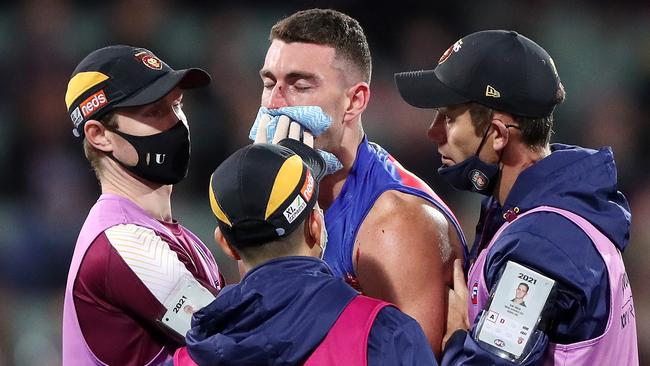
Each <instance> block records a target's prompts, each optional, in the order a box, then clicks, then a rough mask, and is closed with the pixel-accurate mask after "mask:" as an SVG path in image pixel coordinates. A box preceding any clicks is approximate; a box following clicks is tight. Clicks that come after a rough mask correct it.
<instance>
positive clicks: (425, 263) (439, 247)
mask: <svg viewBox="0 0 650 366" xmlns="http://www.w3.org/2000/svg"><path fill="white" fill-rule="evenodd" d="M450 226H452V225H450V224H449V223H448V222H447V219H446V217H445V216H444V215H443V214H442V213H441V212H440V211H438V210H437V209H436V208H434V207H433V206H432V205H431V204H430V203H429V202H426V201H425V200H424V199H422V198H419V197H416V196H413V195H409V194H405V193H401V192H397V191H387V192H384V193H383V194H382V195H381V196H380V197H379V199H378V200H377V201H376V202H375V205H374V206H373V208H372V209H371V210H370V212H369V213H368V215H367V216H366V218H365V219H364V221H363V223H362V224H361V227H360V228H359V232H358V233H357V238H356V240H355V249H354V253H355V254H356V255H358V261H355V271H356V273H357V278H358V280H359V283H360V285H361V289H362V290H363V292H364V293H365V294H367V295H369V296H373V297H377V298H381V299H384V300H386V301H390V302H392V303H394V304H395V305H397V306H398V307H399V308H400V309H401V310H402V311H404V312H405V313H407V314H409V315H410V316H412V317H414V318H415V319H416V320H418V322H419V323H420V325H421V326H422V328H423V329H424V331H425V333H426V335H427V337H428V338H429V342H430V343H431V345H432V347H433V349H434V352H435V353H436V354H439V353H440V344H441V340H442V336H443V334H444V330H445V316H446V288H447V286H451V283H452V270H453V260H454V259H455V258H457V256H458V253H460V251H459V250H458V249H459V248H460V244H459V241H458V238H457V235H455V234H453V235H451V239H450ZM451 230H453V227H452V228H451ZM461 257H462V256H461Z"/></svg>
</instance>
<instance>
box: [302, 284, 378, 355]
mask: <svg viewBox="0 0 650 366" xmlns="http://www.w3.org/2000/svg"><path fill="white" fill-rule="evenodd" d="M389 305H390V304H389V303H387V302H385V301H381V300H377V299H373V298H371V297H367V296H363V295H359V296H357V297H355V298H354V300H352V301H351V302H350V304H348V306H347V307H346V308H345V309H344V310H343V312H342V313H341V315H340V316H339V318H338V320H337V321H336V323H334V325H333V326H332V329H330V331H329V332H328V333H327V335H326V336H325V339H323V341H322V342H321V344H319V345H318V348H316V350H315V351H314V353H312V354H311V356H309V358H308V359H307V361H306V362H305V364H304V365H305V366H327V365H355V366H367V365H368V336H369V335H370V329H371V328H372V323H373V322H374V321H375V318H376V317H377V314H379V312H380V311H381V309H383V308H384V307H386V306H389Z"/></svg>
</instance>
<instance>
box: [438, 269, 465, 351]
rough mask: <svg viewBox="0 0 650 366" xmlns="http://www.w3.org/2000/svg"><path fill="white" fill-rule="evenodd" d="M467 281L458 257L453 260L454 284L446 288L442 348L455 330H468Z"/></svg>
mask: <svg viewBox="0 0 650 366" xmlns="http://www.w3.org/2000/svg"><path fill="white" fill-rule="evenodd" d="M467 297H468V290H467V282H466V280H465V274H464V273H463V264H462V261H461V260H460V259H456V260H454V285H453V288H452V287H448V288H447V331H446V333H445V335H444V337H443V339H442V349H444V348H445V346H446V345H447V341H448V340H449V338H450V337H451V335H452V334H454V332H455V331H457V330H459V329H460V330H469V328H470V325H469V316H468V314H467Z"/></svg>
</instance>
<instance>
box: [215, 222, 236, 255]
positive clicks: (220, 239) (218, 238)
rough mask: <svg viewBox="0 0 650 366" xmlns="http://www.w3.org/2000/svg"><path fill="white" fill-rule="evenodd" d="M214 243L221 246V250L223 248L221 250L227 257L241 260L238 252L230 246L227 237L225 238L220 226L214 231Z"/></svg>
mask: <svg viewBox="0 0 650 366" xmlns="http://www.w3.org/2000/svg"><path fill="white" fill-rule="evenodd" d="M214 241H215V242H216V243H217V245H219V248H221V250H223V252H224V253H226V255H227V256H229V257H230V258H232V259H234V260H236V261H238V260H240V259H241V257H240V256H239V253H237V250H236V249H235V248H234V247H233V246H232V245H230V243H228V240H227V239H226V237H225V236H223V233H222V232H221V229H220V228H219V226H217V228H216V229H214Z"/></svg>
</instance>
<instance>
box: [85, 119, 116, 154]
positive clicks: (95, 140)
mask: <svg viewBox="0 0 650 366" xmlns="http://www.w3.org/2000/svg"><path fill="white" fill-rule="evenodd" d="M106 131H107V130H106V127H105V126H104V125H103V124H102V123H101V122H99V121H97V120H94V119H91V120H88V121H87V122H86V123H85V124H84V136H85V138H86V140H87V141H88V143H89V144H90V145H91V146H93V147H94V148H96V149H97V150H100V151H104V152H111V151H113V144H112V143H111V140H110V139H108V137H107V136H106Z"/></svg>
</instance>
